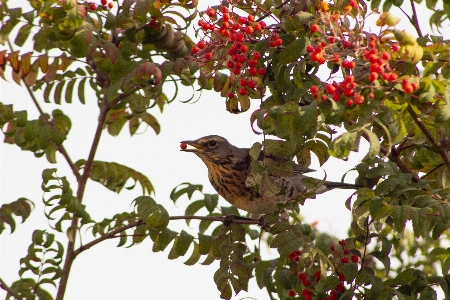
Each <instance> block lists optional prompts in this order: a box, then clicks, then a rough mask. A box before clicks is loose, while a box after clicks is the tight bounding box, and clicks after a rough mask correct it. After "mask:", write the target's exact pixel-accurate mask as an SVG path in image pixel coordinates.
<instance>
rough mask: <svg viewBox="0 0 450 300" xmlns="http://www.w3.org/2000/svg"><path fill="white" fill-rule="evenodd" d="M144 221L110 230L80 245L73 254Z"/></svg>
mask: <svg viewBox="0 0 450 300" xmlns="http://www.w3.org/2000/svg"><path fill="white" fill-rule="evenodd" d="M143 223H144V221H142V220H137V221H136V222H133V223H130V224H128V225H125V226H122V227H120V228H117V229H114V230H113V231H110V232H108V233H107V234H104V235H102V236H101V237H99V238H98V239H95V240H93V241H92V242H90V243H87V244H86V245H83V246H80V248H78V249H77V250H75V251H74V252H73V254H74V255H75V256H77V255H78V254H80V253H81V252H83V251H85V250H88V249H89V248H91V247H93V246H95V245H97V244H98V243H100V242H103V241H104V240H107V239H113V238H116V236H115V235H116V234H118V233H121V232H124V231H125V230H127V229H130V228H133V227H136V226H139V225H141V224H143Z"/></svg>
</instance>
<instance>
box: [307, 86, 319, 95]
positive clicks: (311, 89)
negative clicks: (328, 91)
mask: <svg viewBox="0 0 450 300" xmlns="http://www.w3.org/2000/svg"><path fill="white" fill-rule="evenodd" d="M309 91H310V92H311V93H312V94H314V93H317V91H319V88H318V87H317V85H313V86H311V87H310V88H309Z"/></svg>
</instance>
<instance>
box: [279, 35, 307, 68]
mask: <svg viewBox="0 0 450 300" xmlns="http://www.w3.org/2000/svg"><path fill="white" fill-rule="evenodd" d="M306 46H307V45H306V39H305V38H304V37H299V38H297V39H296V40H294V41H293V42H292V43H290V44H289V45H288V46H287V47H286V48H285V49H283V51H281V52H280V54H278V60H279V63H280V64H288V63H291V62H293V61H295V60H297V59H299V58H300V56H302V55H303V54H305V53H306Z"/></svg>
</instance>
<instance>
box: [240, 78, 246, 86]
mask: <svg viewBox="0 0 450 300" xmlns="http://www.w3.org/2000/svg"><path fill="white" fill-rule="evenodd" d="M239 84H240V85H241V86H246V85H247V80H246V79H245V78H241V80H240V81H239Z"/></svg>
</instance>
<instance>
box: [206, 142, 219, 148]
mask: <svg viewBox="0 0 450 300" xmlns="http://www.w3.org/2000/svg"><path fill="white" fill-rule="evenodd" d="M208 145H209V146H210V147H216V146H217V142H216V141H209V142H208Z"/></svg>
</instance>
